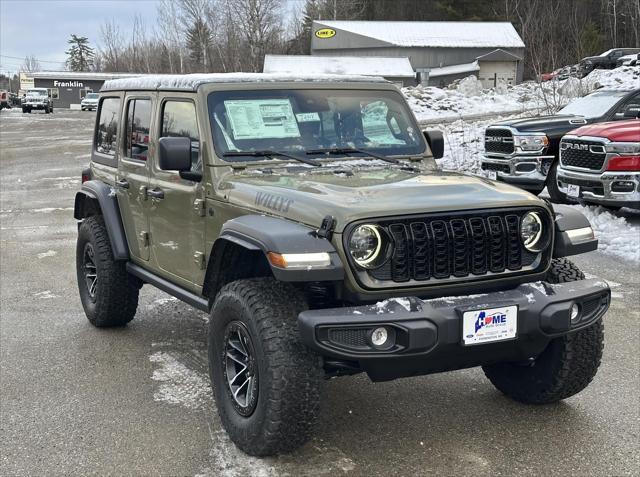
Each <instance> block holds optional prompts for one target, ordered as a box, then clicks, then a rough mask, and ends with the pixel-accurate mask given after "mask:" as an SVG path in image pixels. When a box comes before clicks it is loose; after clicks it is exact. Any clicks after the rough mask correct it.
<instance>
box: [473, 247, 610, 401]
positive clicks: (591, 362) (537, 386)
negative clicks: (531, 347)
mask: <svg viewBox="0 0 640 477" xmlns="http://www.w3.org/2000/svg"><path fill="white" fill-rule="evenodd" d="M584 278H585V277H584V273H582V271H581V270H580V269H579V268H578V267H576V266H575V265H574V264H573V263H572V262H571V261H569V260H567V259H566V258H556V259H553V262H552V264H551V268H550V270H549V272H548V275H547V277H546V281H547V282H549V283H566V282H573V281H577V280H584ZM603 349H604V324H603V323H602V319H599V320H598V321H597V322H595V323H594V324H593V325H591V326H589V327H588V328H584V329H582V330H580V331H576V332H573V333H569V334H567V335H565V336H562V337H560V338H555V339H553V340H551V342H550V343H549V345H548V346H547V348H546V349H545V350H544V351H543V352H542V353H541V354H540V355H539V356H536V357H535V358H534V359H532V360H531V361H530V362H525V363H499V364H492V365H489V366H483V368H482V369H483V370H484V373H485V375H486V376H487V378H489V381H491V383H492V384H493V385H494V386H495V387H496V388H497V389H498V390H499V391H501V392H502V393H504V394H505V395H507V396H509V397H510V398H512V399H514V400H515V401H519V402H522V403H525V404H549V403H553V402H557V401H560V400H562V399H566V398H568V397H571V396H573V395H574V394H577V393H579V392H580V391H582V390H583V389H584V388H586V387H587V385H588V384H589V383H590V382H591V380H592V379H593V378H594V376H595V375H596V373H597V371H598V367H599V366H600V361H601V359H602V351H603Z"/></svg>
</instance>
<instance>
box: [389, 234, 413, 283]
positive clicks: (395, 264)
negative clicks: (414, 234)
mask: <svg viewBox="0 0 640 477" xmlns="http://www.w3.org/2000/svg"><path fill="white" fill-rule="evenodd" d="M389 232H391V236H392V237H393V240H394V242H395V243H396V246H395V250H394V253H393V257H392V259H391V279H392V280H393V281H394V282H406V281H409V280H410V278H411V277H410V275H409V247H408V245H407V231H406V228H405V226H404V225H403V224H393V225H391V226H390V227H389Z"/></svg>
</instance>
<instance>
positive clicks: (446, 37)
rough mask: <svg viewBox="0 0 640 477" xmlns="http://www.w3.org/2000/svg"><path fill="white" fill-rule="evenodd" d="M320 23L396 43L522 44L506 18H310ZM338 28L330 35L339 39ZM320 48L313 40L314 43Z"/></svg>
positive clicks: (443, 44)
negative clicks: (437, 19) (361, 19)
mask: <svg viewBox="0 0 640 477" xmlns="http://www.w3.org/2000/svg"><path fill="white" fill-rule="evenodd" d="M314 24H315V27H314V30H315V29H316V27H318V26H320V28H322V27H328V28H333V29H337V30H344V31H348V32H351V33H355V34H357V35H362V36H366V37H370V38H375V39H377V40H380V41H383V42H387V43H389V44H392V45H396V46H405V47H408V46H418V47H420V46H422V47H424V46H428V47H449V48H465V47H474V48H524V46H525V45H524V42H523V41H522V38H520V35H518V32H516V29H515V28H514V27H513V25H512V24H511V23H509V22H385V21H343V20H338V21H324V20H322V21H314ZM339 36H340V32H339V31H338V32H337V34H336V36H335V37H334V38H335V39H336V40H337V39H339ZM316 45H317V46H319V47H320V48H322V43H320V42H316V43H315V44H314V47H316Z"/></svg>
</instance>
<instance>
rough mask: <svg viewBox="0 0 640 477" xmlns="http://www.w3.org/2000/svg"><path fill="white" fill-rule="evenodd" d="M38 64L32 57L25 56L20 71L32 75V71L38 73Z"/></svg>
mask: <svg viewBox="0 0 640 477" xmlns="http://www.w3.org/2000/svg"><path fill="white" fill-rule="evenodd" d="M40 70H41V68H40V62H39V61H38V59H37V58H36V57H35V56H34V55H29V56H26V57H25V59H24V63H22V66H21V67H20V71H22V72H25V73H33V72H34V71H40Z"/></svg>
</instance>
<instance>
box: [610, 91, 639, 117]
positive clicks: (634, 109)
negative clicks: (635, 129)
mask: <svg viewBox="0 0 640 477" xmlns="http://www.w3.org/2000/svg"><path fill="white" fill-rule="evenodd" d="M639 110H640V94H637V95H635V96H634V97H633V98H631V99H629V101H626V102H624V103H622V104H621V105H620V106H619V107H618V109H617V110H616V113H615V119H632V118H635V117H638V111H639ZM625 112H626V113H627V115H628V116H627V117H625Z"/></svg>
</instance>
